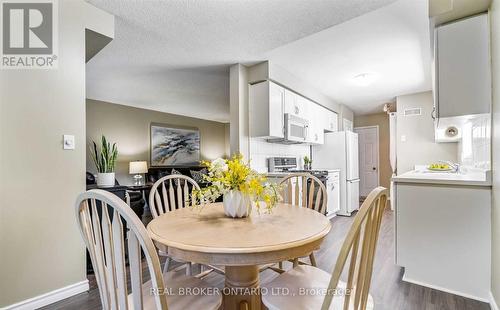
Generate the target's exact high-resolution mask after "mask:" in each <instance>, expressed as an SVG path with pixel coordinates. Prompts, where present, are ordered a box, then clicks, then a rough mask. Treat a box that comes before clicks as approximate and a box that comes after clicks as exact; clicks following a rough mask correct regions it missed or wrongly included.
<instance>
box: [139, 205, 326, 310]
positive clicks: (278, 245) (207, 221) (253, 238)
mask: <svg viewBox="0 0 500 310" xmlns="http://www.w3.org/2000/svg"><path fill="white" fill-rule="evenodd" d="M147 228H148V232H149V234H150V236H151V238H152V239H153V240H155V241H157V242H159V243H161V244H164V245H166V246H167V247H168V254H169V255H170V256H171V257H172V258H174V259H178V260H181V261H189V262H195V263H200V264H207V265H219V266H224V267H225V287H224V289H222V294H223V307H224V309H240V307H241V305H242V304H246V305H248V309H252V310H253V309H260V308H261V295H260V289H259V265H263V264H268V263H276V262H280V261H286V260H288V259H293V258H296V257H302V256H306V255H308V254H309V253H311V252H312V251H314V250H317V249H318V248H319V247H320V244H321V242H322V241H323V239H324V237H325V236H326V235H327V234H328V232H329V231H330V228H331V225H330V221H329V220H328V219H327V218H326V217H325V216H324V215H322V214H320V213H318V212H316V211H314V210H311V209H307V208H301V207H297V206H292V205H289V204H278V205H277V206H276V207H275V208H274V209H273V210H272V213H269V214H268V213H266V212H263V211H261V212H260V214H259V213H258V212H257V211H256V210H254V211H253V212H252V214H251V215H250V216H249V217H246V218H241V219H233V218H229V217H227V216H226V215H225V214H224V209H223V206H222V203H214V204H208V205H205V206H204V207H203V208H201V209H200V208H199V207H194V208H193V207H190V208H184V209H178V210H174V211H170V212H167V213H165V214H163V215H161V216H159V217H157V218H155V219H153V220H152V221H151V222H150V223H149V224H148V227H147Z"/></svg>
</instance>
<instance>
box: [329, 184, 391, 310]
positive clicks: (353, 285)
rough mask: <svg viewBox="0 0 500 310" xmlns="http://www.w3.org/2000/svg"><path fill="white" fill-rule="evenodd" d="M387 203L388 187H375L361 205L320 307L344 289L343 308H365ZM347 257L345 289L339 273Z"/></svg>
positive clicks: (357, 309)
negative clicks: (341, 283)
mask: <svg viewBox="0 0 500 310" xmlns="http://www.w3.org/2000/svg"><path fill="white" fill-rule="evenodd" d="M386 203H387V189H386V188H384V187H377V188H375V189H374V190H373V191H372V192H371V193H370V194H369V195H368V197H367V198H366V200H365V201H364V202H363V204H362V205H361V207H360V209H359V211H358V213H357V214H356V216H355V217H354V222H353V224H352V226H351V228H350V230H349V232H348V234H347V237H346V239H345V240H344V243H343V245H342V248H341V250H340V253H339V255H338V258H337V262H336V264H335V268H334V271H333V273H332V277H331V280H330V284H329V286H328V290H327V292H329V294H327V295H326V296H325V300H324V302H323V305H322V307H321V309H322V310H327V309H329V308H330V304H331V302H332V299H333V298H334V297H335V296H334V294H335V293H339V290H341V289H345V291H344V292H341V293H343V294H344V296H345V298H344V307H343V309H344V310H347V309H350V310H352V309H354V310H361V309H366V305H367V302H368V294H369V291H370V283H371V278H372V271H373V261H374V258H375V249H376V245H377V240H378V235H379V231H380V225H381V223H382V217H383V215H384V210H385V207H386ZM349 256H350V259H349V266H348V278H347V283H346V287H345V288H339V287H338V285H339V282H340V276H341V274H342V272H343V270H344V268H345V265H346V262H347V261H348V258H349Z"/></svg>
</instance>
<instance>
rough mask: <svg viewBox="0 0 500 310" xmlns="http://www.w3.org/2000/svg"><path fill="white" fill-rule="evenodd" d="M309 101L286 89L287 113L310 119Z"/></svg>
mask: <svg viewBox="0 0 500 310" xmlns="http://www.w3.org/2000/svg"><path fill="white" fill-rule="evenodd" d="M308 109H309V100H307V99H306V98H304V97H302V96H300V95H297V94H296V93H294V92H292V91H290V90H288V89H285V113H289V114H293V115H295V116H298V117H301V118H306V119H307V117H308V112H309V111H308Z"/></svg>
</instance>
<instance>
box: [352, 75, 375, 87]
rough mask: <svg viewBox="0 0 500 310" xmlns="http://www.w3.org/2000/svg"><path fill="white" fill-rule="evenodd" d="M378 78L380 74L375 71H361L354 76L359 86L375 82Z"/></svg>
mask: <svg viewBox="0 0 500 310" xmlns="http://www.w3.org/2000/svg"><path fill="white" fill-rule="evenodd" d="M377 79H378V75H377V74H375V73H361V74H358V75H356V76H355V77H353V81H354V83H355V84H357V85H359V86H368V85H370V84H373V82H375V81H376V80H377Z"/></svg>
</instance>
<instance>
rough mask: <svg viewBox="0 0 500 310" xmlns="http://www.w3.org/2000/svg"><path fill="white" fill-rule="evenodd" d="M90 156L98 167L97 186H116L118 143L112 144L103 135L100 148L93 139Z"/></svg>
mask: <svg viewBox="0 0 500 310" xmlns="http://www.w3.org/2000/svg"><path fill="white" fill-rule="evenodd" d="M90 156H91V157H92V160H93V161H94V164H95V167H96V169H97V186H102V187H106V186H108V187H109V186H114V185H115V166H116V157H117V156H118V149H117V147H116V143H113V145H111V144H110V143H109V142H108V141H107V140H106V137H104V136H102V137H101V145H100V148H99V147H97V143H95V141H92V145H91V146H90Z"/></svg>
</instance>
